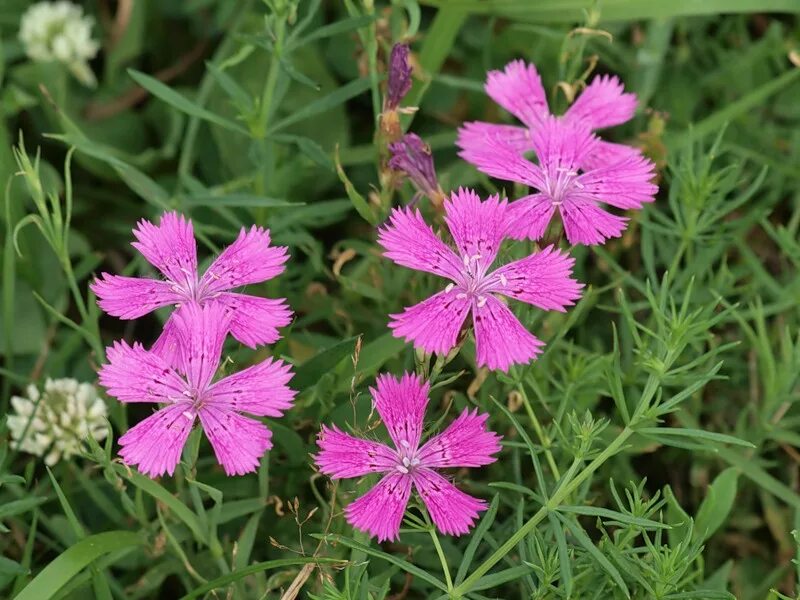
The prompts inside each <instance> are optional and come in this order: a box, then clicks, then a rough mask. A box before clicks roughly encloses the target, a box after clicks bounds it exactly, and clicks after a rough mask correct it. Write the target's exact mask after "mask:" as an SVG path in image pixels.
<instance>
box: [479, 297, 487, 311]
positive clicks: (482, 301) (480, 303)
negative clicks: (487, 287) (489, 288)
mask: <svg viewBox="0 0 800 600" xmlns="http://www.w3.org/2000/svg"><path fill="white" fill-rule="evenodd" d="M486 302H487V299H486V296H481V297H480V298H478V308H483V307H484V306H486Z"/></svg>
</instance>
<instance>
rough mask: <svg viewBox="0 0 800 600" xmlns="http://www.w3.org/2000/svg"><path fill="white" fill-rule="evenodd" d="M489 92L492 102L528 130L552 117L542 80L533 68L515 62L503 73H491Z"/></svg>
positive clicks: (530, 65)
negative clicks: (549, 116) (545, 118)
mask: <svg viewBox="0 0 800 600" xmlns="http://www.w3.org/2000/svg"><path fill="white" fill-rule="evenodd" d="M485 88H486V93H487V94H488V95H489V97H490V98H491V99H492V100H494V101H495V102H497V104H499V105H500V106H502V107H503V108H504V109H506V110H507V111H508V112H510V113H511V114H512V115H514V116H515V117H517V118H518V119H519V120H520V121H522V122H523V123H525V125H527V126H528V127H531V128H533V127H535V126H536V125H537V124H538V123H539V121H540V120H541V118H542V117H543V116H544V115H547V114H548V113H549V110H548V108H547V96H546V95H545V92H544V88H543V87H542V78H541V77H540V76H539V73H538V71H537V70H536V67H535V66H534V65H533V64H526V63H525V62H524V61H522V60H515V61H512V62H510V63H508V64H507V65H506V66H505V69H503V70H502V71H489V74H488V76H487V78H486V86H485Z"/></svg>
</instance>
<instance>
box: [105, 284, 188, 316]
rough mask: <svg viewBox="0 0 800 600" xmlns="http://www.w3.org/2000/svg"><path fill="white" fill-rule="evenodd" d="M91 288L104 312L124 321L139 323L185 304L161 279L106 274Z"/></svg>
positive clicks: (170, 285) (169, 285)
mask: <svg viewBox="0 0 800 600" xmlns="http://www.w3.org/2000/svg"><path fill="white" fill-rule="evenodd" d="M89 287H90V288H91V289H92V292H94V294H95V295H96V296H97V304H98V305H99V306H100V308H102V309H103V310H104V311H105V312H107V313H108V314H109V315H111V316H113V317H118V318H120V319H138V318H139V317H141V316H143V315H146V314H147V313H150V312H153V311H154V310H156V309H157V308H161V307H162V306H168V305H170V304H178V303H179V302H182V301H183V297H182V296H181V295H180V294H177V293H175V292H174V291H173V290H172V284H171V283H170V282H168V281H161V280H159V279H145V278H141V277H123V276H122V275H109V274H108V273H103V274H102V275H101V276H100V277H98V278H97V279H95V280H94V281H93V282H92V284H91V285H90V286H89Z"/></svg>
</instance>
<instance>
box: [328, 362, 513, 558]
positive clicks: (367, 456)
mask: <svg viewBox="0 0 800 600" xmlns="http://www.w3.org/2000/svg"><path fill="white" fill-rule="evenodd" d="M370 392H371V394H372V402H373V405H374V406H375V410H376V411H377V412H378V414H379V415H380V417H381V419H382V420H383V423H384V425H385V426H386V429H387V430H388V432H389V437H390V438H391V440H392V442H393V443H394V448H391V447H389V446H387V445H385V444H381V443H379V442H374V441H371V440H365V439H360V438H356V437H353V436H351V435H349V434H347V433H344V432H343V431H341V430H340V429H338V428H337V427H335V426H334V427H327V426H325V425H323V426H322V430H321V431H320V433H319V438H318V445H319V447H320V452H319V454H317V455H316V456H315V457H314V458H315V461H316V463H317V465H318V467H319V469H320V471H321V472H322V473H324V474H326V475H329V476H330V477H331V478H332V479H349V478H354V477H363V476H364V475H367V474H370V473H380V474H382V475H383V478H382V479H381V480H380V481H379V482H378V483H377V484H376V485H375V487H373V488H372V489H371V490H370V491H369V492H367V493H366V494H365V495H363V496H361V497H360V498H358V499H357V500H355V501H354V502H352V503H351V504H350V505H349V506H348V507H347V508H346V509H345V514H346V516H347V520H348V522H349V523H350V524H351V525H352V526H353V527H356V528H357V529H360V530H362V531H364V532H366V533H368V534H370V535H371V536H375V537H377V538H378V541H379V542H381V541H384V540H392V539H397V538H398V537H399V531H400V523H401V521H402V520H403V515H404V514H405V510H406V506H407V505H408V501H409V498H410V497H411V491H412V489H416V491H417V493H418V494H419V496H420V498H421V499H422V501H423V503H424V504H425V507H426V508H427V509H428V513H429V514H430V516H431V520H432V521H433V523H434V525H436V527H437V529H439V531H441V532H442V533H445V534H449V535H462V534H464V533H467V532H468V531H469V530H470V528H471V527H472V525H473V523H474V521H475V519H476V518H477V517H478V513H479V512H480V511H482V510H485V509H486V503H485V502H484V501H483V500H480V499H478V498H473V497H472V496H470V495H468V494H465V493H464V492H462V491H461V490H459V489H458V488H457V487H455V486H454V485H453V484H452V483H450V481H448V480H447V479H446V478H445V477H443V476H442V475H440V474H439V473H438V470H439V469H444V468H451V467H480V466H483V465H488V464H490V463H492V462H494V461H495V460H497V459H496V457H495V456H493V455H494V454H497V453H498V452H499V451H500V436H499V435H497V434H496V433H494V432H491V431H488V430H487V429H486V420H487V419H488V418H489V415H487V414H481V415H479V414H478V411H477V409H476V410H474V411H470V410H469V409H464V411H463V412H462V413H461V415H459V416H458V418H456V420H455V421H453V422H452V423H451V424H450V426H449V427H447V429H445V430H444V431H442V432H441V433H440V434H438V435H435V436H433V437H431V438H430V439H429V440H428V441H427V442H426V443H424V444H422V445H420V442H421V438H422V430H423V426H424V418H425V409H426V407H427V405H428V394H429V393H430V384H429V383H428V382H424V383H423V382H422V380H421V379H420V378H419V377H418V376H417V375H413V374H411V373H405V374H404V375H403V376H402V377H401V378H395V377H393V376H391V375H385V374H384V375H379V376H378V378H377V380H376V386H375V388H370Z"/></svg>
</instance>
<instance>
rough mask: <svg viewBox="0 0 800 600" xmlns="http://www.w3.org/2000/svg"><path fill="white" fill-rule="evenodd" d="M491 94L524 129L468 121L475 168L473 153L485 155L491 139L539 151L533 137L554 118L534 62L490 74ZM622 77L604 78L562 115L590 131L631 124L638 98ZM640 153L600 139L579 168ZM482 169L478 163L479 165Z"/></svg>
mask: <svg viewBox="0 0 800 600" xmlns="http://www.w3.org/2000/svg"><path fill="white" fill-rule="evenodd" d="M485 89H486V93H487V94H488V95H489V97H490V98H491V99H492V100H494V101H495V102H497V104H499V105H500V106H502V107H503V108H504V109H506V110H507V111H508V112H510V113H511V114H512V115H514V116H515V117H516V118H518V119H519V120H520V121H522V123H523V125H524V127H518V126H515V125H498V124H495V123H484V122H481V121H475V122H470V123H465V124H464V126H463V127H462V128H460V129H459V132H458V140H457V142H456V143H457V144H458V146H459V147H460V148H461V149H462V152H461V157H462V158H464V160H466V161H467V162H470V163H473V164H475V162H474V160H473V151H475V150H477V151H478V152H480V151H481V149H482V146H483V141H484V140H485V139H486V137H487V136H490V137H495V138H499V139H502V140H504V141H505V142H506V144H507V145H509V146H511V147H512V148H514V149H515V150H517V152H519V153H523V152H527V151H530V150H533V149H534V147H533V143H532V140H531V133H533V132H534V131H536V129H538V128H539V126H540V125H541V123H542V121H544V120H545V119H547V118H550V117H552V115H551V113H550V109H549V108H548V106H547V97H546V95H545V91H544V87H542V79H541V77H540V76H539V73H538V72H537V70H536V67H535V66H534V65H533V64H529V63H525V62H524V61H522V60H515V61H512V62H510V63H509V64H507V65H506V67H505V69H504V70H502V71H490V72H489V74H488V76H487V78H486V85H485ZM623 90H624V88H623V86H622V83H620V81H619V79H617V78H616V77H609V76H608V75H598V76H596V77H595V78H594V79H592V82H591V83H590V84H589V85H588V86H587V87H586V89H585V90H583V92H582V93H581V94H580V95H579V96H578V98H577V100H575V102H574V103H573V104H572V106H570V107H569V109H568V110H567V111H566V112H565V113H564V114H563V115H562V116H561V117H559V119H560V120H562V121H564V122H566V123H581V124H583V125H584V126H585V127H587V128H589V129H603V128H605V127H613V126H615V125H620V124H622V123H625V122H626V121H629V120H630V119H631V118H633V114H634V113H635V112H636V94H631V93H625V92H624V91H623ZM639 154H640V152H639V150H638V149H637V148H634V147H632V146H626V145H624V144H614V143H611V142H605V141H600V140H598V142H597V144H595V145H594V146H593V148H592V149H591V152H588V153H587V154H586V155H584V156H582V157H581V161H582V163H581V164H580V165H579V166H580V167H582V168H584V169H592V168H595V167H599V166H602V165H606V164H609V163H615V162H619V161H620V160H622V159H625V158H631V157H634V156H638V155H639ZM476 166H477V165H476Z"/></svg>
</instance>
